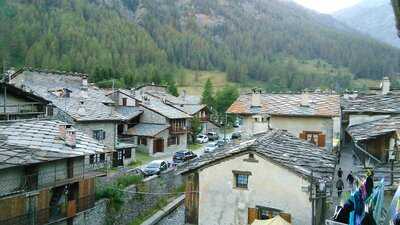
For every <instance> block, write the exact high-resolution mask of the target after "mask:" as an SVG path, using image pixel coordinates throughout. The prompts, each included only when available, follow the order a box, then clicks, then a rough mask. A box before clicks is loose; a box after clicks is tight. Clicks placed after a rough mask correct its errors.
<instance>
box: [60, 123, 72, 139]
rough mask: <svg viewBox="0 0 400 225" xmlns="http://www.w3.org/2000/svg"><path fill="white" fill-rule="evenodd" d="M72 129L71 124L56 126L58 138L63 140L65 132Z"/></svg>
mask: <svg viewBox="0 0 400 225" xmlns="http://www.w3.org/2000/svg"><path fill="white" fill-rule="evenodd" d="M71 127H72V125H71V124H60V125H59V126H58V132H60V138H61V139H63V140H65V139H66V136H67V130H68V129H70V128H71Z"/></svg>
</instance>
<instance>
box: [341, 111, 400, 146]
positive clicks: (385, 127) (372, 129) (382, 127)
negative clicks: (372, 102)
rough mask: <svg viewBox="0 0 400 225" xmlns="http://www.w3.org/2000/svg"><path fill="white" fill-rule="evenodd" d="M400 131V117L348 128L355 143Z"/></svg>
mask: <svg viewBox="0 0 400 225" xmlns="http://www.w3.org/2000/svg"><path fill="white" fill-rule="evenodd" d="M398 130H400V116H394V117H389V118H385V119H378V120H374V121H370V122H366V123H361V124H356V125H353V126H351V127H349V128H347V130H346V131H347V133H349V135H350V136H351V137H352V138H353V140H354V141H361V140H368V139H373V138H376V137H377V136H381V135H385V134H389V133H392V132H396V131H398Z"/></svg>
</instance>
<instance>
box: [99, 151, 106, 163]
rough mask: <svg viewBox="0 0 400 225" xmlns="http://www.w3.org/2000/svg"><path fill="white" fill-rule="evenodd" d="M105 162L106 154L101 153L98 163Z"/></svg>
mask: <svg viewBox="0 0 400 225" xmlns="http://www.w3.org/2000/svg"><path fill="white" fill-rule="evenodd" d="M105 161H106V153H101V154H100V162H105Z"/></svg>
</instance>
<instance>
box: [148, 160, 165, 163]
mask: <svg viewBox="0 0 400 225" xmlns="http://www.w3.org/2000/svg"><path fill="white" fill-rule="evenodd" d="M162 162H165V160H153V161H151V162H150V163H159V164H161V163H162ZM150 163H149V164H150Z"/></svg>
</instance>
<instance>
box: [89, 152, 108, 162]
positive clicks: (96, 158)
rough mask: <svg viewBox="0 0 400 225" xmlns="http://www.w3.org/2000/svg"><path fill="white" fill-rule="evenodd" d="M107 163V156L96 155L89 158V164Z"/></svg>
mask: <svg viewBox="0 0 400 225" xmlns="http://www.w3.org/2000/svg"><path fill="white" fill-rule="evenodd" d="M105 161H106V154H105V153H100V154H94V155H90V156H89V164H96V163H103V162H105Z"/></svg>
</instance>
